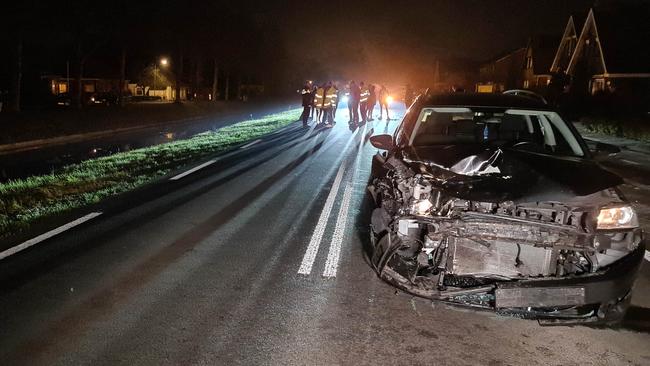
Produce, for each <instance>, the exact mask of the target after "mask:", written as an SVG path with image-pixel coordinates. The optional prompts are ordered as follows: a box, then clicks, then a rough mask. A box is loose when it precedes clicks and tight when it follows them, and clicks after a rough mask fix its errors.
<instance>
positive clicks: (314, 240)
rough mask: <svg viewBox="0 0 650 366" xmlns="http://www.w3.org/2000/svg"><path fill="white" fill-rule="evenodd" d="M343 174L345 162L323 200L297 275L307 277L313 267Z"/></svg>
mask: <svg viewBox="0 0 650 366" xmlns="http://www.w3.org/2000/svg"><path fill="white" fill-rule="evenodd" d="M344 172H345V160H344V161H343V162H342V163H341V167H340V168H339V171H338V173H337V174H336V178H335V179H334V184H332V189H331V190H330V193H329V195H328V196H327V199H326V200H325V206H323V210H322V211H321V213H320V216H319V217H318V223H317V224H316V228H315V229H314V233H313V234H312V236H311V240H310V241H309V245H308V246H307V250H306V251H305V255H304V256H303V258H302V263H301V264H300V268H299V269H298V273H300V274H303V275H309V274H310V273H311V268H312V267H313V265H314V261H315V260H316V254H318V247H320V243H321V241H322V240H323V234H324V233H325V227H326V226H327V220H328V219H329V216H330V213H331V212H332V207H333V206H334V200H335V199H336V195H337V192H338V191H339V187H340V186H341V180H342V179H343V174H344Z"/></svg>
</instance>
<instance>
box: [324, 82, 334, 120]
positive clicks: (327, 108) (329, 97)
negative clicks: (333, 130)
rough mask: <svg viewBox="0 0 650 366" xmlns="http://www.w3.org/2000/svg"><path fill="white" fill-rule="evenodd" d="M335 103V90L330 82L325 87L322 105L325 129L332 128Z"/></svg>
mask: <svg viewBox="0 0 650 366" xmlns="http://www.w3.org/2000/svg"><path fill="white" fill-rule="evenodd" d="M335 103H336V88H334V85H332V82H331V81H330V82H329V83H327V86H326V87H325V102H324V103H323V113H324V114H325V116H324V117H323V122H324V123H325V127H332V126H333V125H334V105H335Z"/></svg>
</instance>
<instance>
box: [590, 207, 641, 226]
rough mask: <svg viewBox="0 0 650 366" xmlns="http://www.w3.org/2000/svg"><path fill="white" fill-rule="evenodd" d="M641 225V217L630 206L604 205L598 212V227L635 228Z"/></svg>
mask: <svg viewBox="0 0 650 366" xmlns="http://www.w3.org/2000/svg"><path fill="white" fill-rule="evenodd" d="M637 227H639V218H638V217H637V216H636V212H634V209H633V208H632V207H630V206H620V207H604V208H601V209H600V213H599V214H598V223H597V225H596V229H599V230H608V229H634V228H637Z"/></svg>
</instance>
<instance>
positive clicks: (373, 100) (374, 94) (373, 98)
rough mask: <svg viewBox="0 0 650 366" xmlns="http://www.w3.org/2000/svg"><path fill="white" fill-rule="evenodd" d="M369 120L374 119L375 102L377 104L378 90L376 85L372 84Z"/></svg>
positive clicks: (370, 88)
mask: <svg viewBox="0 0 650 366" xmlns="http://www.w3.org/2000/svg"><path fill="white" fill-rule="evenodd" d="M368 92H369V94H368V121H373V119H372V112H373V111H374V110H375V104H377V91H376V90H375V86H374V85H372V84H370V85H369V86H368Z"/></svg>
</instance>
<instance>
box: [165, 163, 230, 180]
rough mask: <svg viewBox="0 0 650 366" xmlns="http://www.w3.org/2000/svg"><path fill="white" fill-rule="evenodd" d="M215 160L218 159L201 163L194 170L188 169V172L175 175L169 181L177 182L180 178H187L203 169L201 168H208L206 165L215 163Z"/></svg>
mask: <svg viewBox="0 0 650 366" xmlns="http://www.w3.org/2000/svg"><path fill="white" fill-rule="evenodd" d="M217 160H219V159H213V160H209V161H206V162H205V163H203V164H201V165H199V166H195V167H194V168H192V169H190V170H188V171H186V172H183V173H181V174H179V175H175V176H173V177H171V178H169V180H179V179H181V178H183V177H186V176H188V175H190V174H192V173H194V172H195V171H197V170H200V169H203V168H205V167H206V166H208V165H211V164H214V163H216V162H217Z"/></svg>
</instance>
